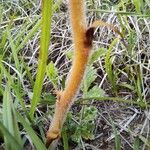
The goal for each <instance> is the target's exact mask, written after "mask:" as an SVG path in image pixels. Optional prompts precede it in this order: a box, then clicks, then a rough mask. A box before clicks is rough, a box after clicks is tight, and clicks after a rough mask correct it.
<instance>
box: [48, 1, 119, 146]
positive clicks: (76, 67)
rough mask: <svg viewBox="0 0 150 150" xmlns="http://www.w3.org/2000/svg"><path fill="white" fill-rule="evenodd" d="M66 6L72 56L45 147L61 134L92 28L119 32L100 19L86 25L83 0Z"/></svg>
mask: <svg viewBox="0 0 150 150" xmlns="http://www.w3.org/2000/svg"><path fill="white" fill-rule="evenodd" d="M68 6H69V13H70V23H71V27H72V36H73V44H74V58H73V64H72V67H71V72H70V75H69V76H68V79H67V83H66V87H65V89H64V91H60V92H57V100H56V106H55V113H54V117H53V120H52V122H51V125H50V128H49V130H48V131H47V137H46V146H47V147H49V145H50V144H51V143H52V142H53V141H54V142H55V141H57V140H58V139H59V138H60V136H61V129H62V126H63V123H64V121H65V118H66V115H67V112H68V110H69V108H70V107H71V104H72V103H73V100H74V98H75V95H76V94H77V92H78V90H79V87H80V84H81V81H82V79H83V76H84V72H85V70H86V66H87V63H88V59H89V55H90V51H91V49H92V40H93V34H94V29H95V28H96V27H97V26H99V25H101V23H102V26H107V27H110V28H112V29H114V30H115V31H117V32H119V31H118V30H116V29H115V28H114V27H113V26H112V25H108V24H106V23H104V22H102V21H101V22H99V23H98V22H97V23H95V24H93V26H91V27H87V23H86V15H85V4H84V0H69V4H68Z"/></svg>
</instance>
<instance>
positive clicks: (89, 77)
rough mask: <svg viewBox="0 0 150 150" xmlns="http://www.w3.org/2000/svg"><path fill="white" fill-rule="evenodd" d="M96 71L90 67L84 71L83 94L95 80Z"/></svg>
mask: <svg viewBox="0 0 150 150" xmlns="http://www.w3.org/2000/svg"><path fill="white" fill-rule="evenodd" d="M96 77H97V76H96V69H94V67H92V66H88V67H87V69H86V73H85V77H84V83H83V87H82V90H83V91H84V94H85V93H86V92H87V91H88V89H89V87H90V85H91V83H92V82H93V81H94V80H95V79H96Z"/></svg>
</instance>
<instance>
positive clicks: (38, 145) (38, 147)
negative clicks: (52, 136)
mask: <svg viewBox="0 0 150 150" xmlns="http://www.w3.org/2000/svg"><path fill="white" fill-rule="evenodd" d="M16 115H17V118H18V119H19V121H20V123H21V124H22V125H23V127H24V128H25V130H26V131H27V133H28V135H29V136H30V138H31V139H32V142H33V144H34V145H35V147H36V150H46V147H45V145H44V144H43V143H42V141H41V140H40V138H39V137H38V136H37V135H36V134H35V131H34V130H33V129H32V128H31V127H30V125H29V124H28V123H27V122H26V121H25V119H24V118H23V117H22V116H21V115H20V114H19V113H18V112H17V111H16Z"/></svg>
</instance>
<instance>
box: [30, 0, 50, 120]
mask: <svg viewBox="0 0 150 150" xmlns="http://www.w3.org/2000/svg"><path fill="white" fill-rule="evenodd" d="M42 3H43V6H42V32H41V41H40V42H41V43H40V55H39V65H38V70H37V76H36V81H35V85H34V89H33V97H32V103H31V109H30V117H31V119H33V115H34V111H35V109H36V106H37V104H38V102H39V98H40V94H41V90H42V85H43V80H44V76H45V72H46V66H47V57H48V48H49V43H50V32H51V18H52V4H53V1H52V0H43V1H42Z"/></svg>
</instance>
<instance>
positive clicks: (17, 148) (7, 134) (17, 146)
mask: <svg viewBox="0 0 150 150" xmlns="http://www.w3.org/2000/svg"><path fill="white" fill-rule="evenodd" d="M0 131H1V132H2V133H3V135H5V137H6V138H7V142H8V143H9V144H10V143H11V146H12V147H11V148H10V149H9V148H8V147H6V150H22V149H23V148H22V146H21V145H20V144H19V143H18V141H17V140H16V138H15V137H14V136H12V134H11V133H10V132H9V131H8V129H7V128H6V127H5V126H4V125H3V124H2V122H0ZM5 144H6V143H5Z"/></svg>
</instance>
